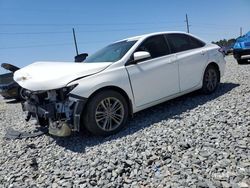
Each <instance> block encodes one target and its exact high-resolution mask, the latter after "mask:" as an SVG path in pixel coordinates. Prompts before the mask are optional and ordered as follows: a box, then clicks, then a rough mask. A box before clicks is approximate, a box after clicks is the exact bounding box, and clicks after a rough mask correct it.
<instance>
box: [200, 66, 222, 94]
mask: <svg viewBox="0 0 250 188" xmlns="http://www.w3.org/2000/svg"><path fill="white" fill-rule="evenodd" d="M219 81H220V74H219V70H218V68H217V67H215V66H213V65H209V66H208V67H207V68H206V70H205V73H204V76H203V86H202V92H203V93H205V94H210V93H212V92H214V91H215V90H216V89H217V87H218V85H219Z"/></svg>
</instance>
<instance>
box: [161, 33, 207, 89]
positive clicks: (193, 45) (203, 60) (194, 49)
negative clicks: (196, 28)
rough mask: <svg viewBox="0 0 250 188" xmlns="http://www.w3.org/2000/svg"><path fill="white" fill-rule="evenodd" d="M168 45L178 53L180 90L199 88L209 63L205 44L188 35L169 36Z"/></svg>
mask: <svg viewBox="0 0 250 188" xmlns="http://www.w3.org/2000/svg"><path fill="white" fill-rule="evenodd" d="M166 37H167V39H168V43H169V45H170V46H171V49H172V51H174V52H175V53H176V55H177V56H176V57H177V62H178V68H179V79H180V89H181V91H185V90H188V89H191V88H193V87H195V86H197V85H198V84H199V83H200V81H201V80H202V78H203V70H204V67H205V65H206V64H207V61H208V54H207V52H206V51H205V48H203V47H204V46H205V43H203V42H202V41H200V40H198V39H196V38H194V37H191V36H189V35H186V34H180V33H176V34H167V35H166Z"/></svg>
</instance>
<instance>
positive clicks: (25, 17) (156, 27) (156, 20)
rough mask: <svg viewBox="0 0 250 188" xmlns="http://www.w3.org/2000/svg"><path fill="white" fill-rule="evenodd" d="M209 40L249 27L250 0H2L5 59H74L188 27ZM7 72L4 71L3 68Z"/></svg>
mask: <svg viewBox="0 0 250 188" xmlns="http://www.w3.org/2000/svg"><path fill="white" fill-rule="evenodd" d="M186 13H187V14H188V18H189V22H190V32H191V33H192V34H195V35H197V36H199V37H201V38H203V39H204V40H206V41H209V42H211V41H217V40H219V39H223V38H226V39H229V38H235V37H238V36H239V33H240V27H242V28H243V33H245V32H247V31H249V30H250V21H249V18H250V0H219V1H218V0H202V1H201V0H155V1H150V0H126V1H117V0H105V1H104V0H99V1H98V0H85V1H82V0H71V1H66V0H40V1H38V0H36V1H34V0H0V18H1V19H0V63H3V62H5V63H12V64H15V65H17V66H20V67H23V66H25V65H28V64H31V63H33V62H34V61H72V60H73V59H74V56H75V48H74V45H73V37H72V28H73V27H74V28H75V30H76V35H77V40H78V43H79V51H80V52H88V53H93V52H94V51H96V50H98V49H100V48H101V47H103V46H105V45H106V44H108V43H110V42H113V41H116V40H119V39H122V38H127V37H130V36H135V35H140V34H144V33H150V32H157V31H167V30H180V31H186V23H185V14H186ZM0 72H3V70H0Z"/></svg>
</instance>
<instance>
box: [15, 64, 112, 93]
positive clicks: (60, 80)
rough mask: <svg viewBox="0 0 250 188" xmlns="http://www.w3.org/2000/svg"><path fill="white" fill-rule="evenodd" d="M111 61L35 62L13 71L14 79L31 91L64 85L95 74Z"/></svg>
mask: <svg viewBox="0 0 250 188" xmlns="http://www.w3.org/2000/svg"><path fill="white" fill-rule="evenodd" d="M110 64H111V63H65V62H36V63H33V64H31V65H28V66H26V67H24V68H22V69H20V70H18V71H16V72H15V73H14V80H15V81H16V82H17V83H18V84H19V85H20V86H22V87H23V88H26V89H28V90H31V91H41V90H51V89H58V88H62V87H65V86H66V85H67V84H68V83H69V82H71V81H72V80H75V79H77V78H81V77H84V76H88V75H91V74H95V73H97V72H100V71H102V70H104V69H105V68H106V67H108V66H109V65H110Z"/></svg>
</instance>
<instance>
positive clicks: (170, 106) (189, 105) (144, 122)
mask: <svg viewBox="0 0 250 188" xmlns="http://www.w3.org/2000/svg"><path fill="white" fill-rule="evenodd" d="M238 86H239V84H234V83H221V84H220V87H219V88H218V89H217V91H216V92H214V93H212V94H210V95H203V94H201V93H200V92H199V91H196V92H192V93H190V94H186V95H184V96H181V97H178V98H176V99H173V100H170V101H167V102H165V103H162V104H159V105H156V106H154V107H151V108H148V109H146V110H143V111H140V112H138V113H136V114H135V115H134V117H133V118H132V119H130V120H129V122H128V123H127V126H126V127H125V128H124V129H123V130H121V131H120V132H119V133H117V134H115V135H112V136H109V137H98V136H93V135H91V134H89V133H87V132H84V133H79V134H74V135H72V136H70V137H67V138H59V137H53V138H54V139H55V141H56V143H57V144H58V145H60V146H62V147H65V149H68V150H71V151H73V152H78V153H84V152H85V148H86V147H92V146H95V145H99V144H102V143H105V142H108V141H112V140H115V139H118V138H122V137H125V136H127V135H132V134H134V133H135V132H137V131H139V130H141V129H144V128H146V127H149V126H150V125H152V124H154V123H157V122H161V121H162V120H167V119H181V114H182V113H184V112H186V111H189V110H192V109H194V108H196V107H197V106H199V105H203V104H205V103H206V102H208V101H212V100H214V99H216V98H218V97H220V96H222V95H224V94H225V93H227V92H229V91H231V90H232V89H234V88H235V87H238ZM76 143H77V144H76Z"/></svg>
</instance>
